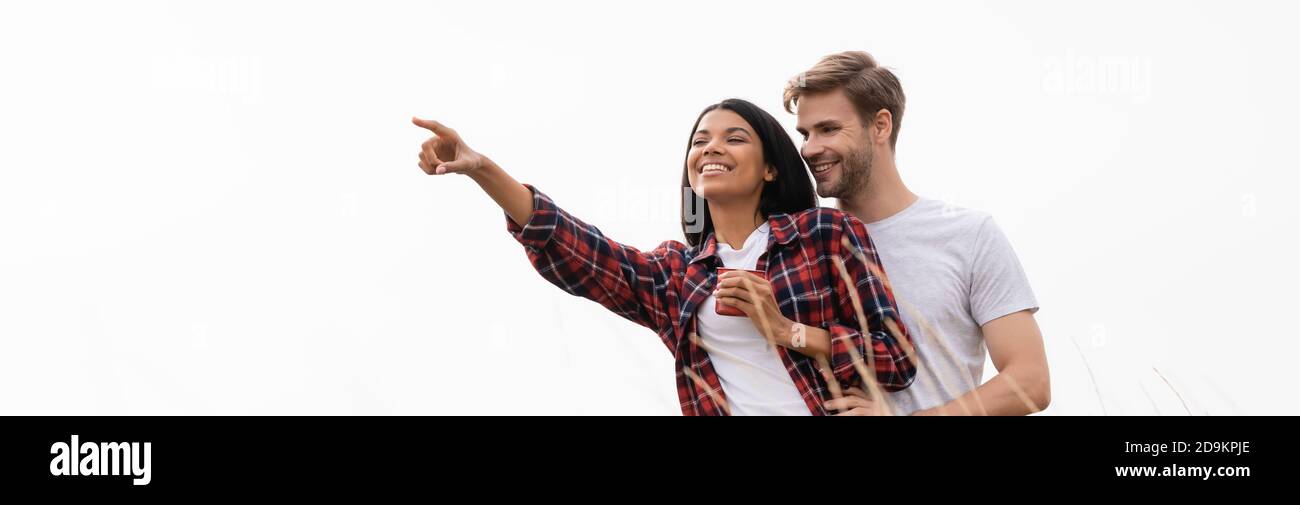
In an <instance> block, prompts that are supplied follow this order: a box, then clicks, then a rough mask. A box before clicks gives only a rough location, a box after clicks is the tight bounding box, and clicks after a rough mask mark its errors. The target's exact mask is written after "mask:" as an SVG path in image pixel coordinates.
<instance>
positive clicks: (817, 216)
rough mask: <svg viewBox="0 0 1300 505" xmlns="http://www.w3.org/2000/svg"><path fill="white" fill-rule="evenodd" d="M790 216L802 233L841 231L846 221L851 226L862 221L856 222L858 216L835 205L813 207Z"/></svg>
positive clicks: (792, 222)
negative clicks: (834, 206)
mask: <svg viewBox="0 0 1300 505" xmlns="http://www.w3.org/2000/svg"><path fill="white" fill-rule="evenodd" d="M789 216H790V220H791V224H792V225H793V226H794V227H795V228H797V229H798V230H799V231H800V232H801V233H811V232H819V231H820V232H825V231H840V230H841V229H842V228H843V227H844V225H845V224H846V223H847V224H849V225H850V226H857V224H858V223H860V221H859V222H858V223H854V221H857V220H858V218H856V217H853V215H852V214H849V213H847V212H844V211H842V210H840V209H836V208H833V207H813V208H810V209H805V210H801V211H799V212H796V213H794V214H789Z"/></svg>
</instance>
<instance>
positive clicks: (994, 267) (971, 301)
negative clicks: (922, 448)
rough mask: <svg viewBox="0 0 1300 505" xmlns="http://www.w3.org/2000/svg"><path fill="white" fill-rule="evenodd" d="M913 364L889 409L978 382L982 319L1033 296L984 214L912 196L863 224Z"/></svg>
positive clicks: (1028, 305)
mask: <svg viewBox="0 0 1300 505" xmlns="http://www.w3.org/2000/svg"><path fill="white" fill-rule="evenodd" d="M867 233H869V234H870V235H871V240H872V242H873V243H874V244H875V246H876V252H877V254H879V255H880V261H881V262H882V263H884V268H885V275H886V276H887V277H888V278H889V282H890V284H891V285H892V287H893V292H894V301H895V302H896V303H897V304H898V309H899V311H900V312H901V313H902V316H903V323H904V326H906V327H907V333H908V335H909V336H910V337H911V338H912V342H913V343H915V344H916V351H917V354H918V355H919V357H920V365H921V366H920V368H919V370H917V374H916V380H915V381H914V382H913V383H912V385H911V386H910V387H908V388H907V389H904V390H902V391H899V392H896V393H891V394H890V400H892V401H891V403H892V404H893V406H894V411H895V413H896V414H910V413H912V412H915V411H917V410H924V409H928V408H931V407H936V406H939V405H943V404H945V403H948V402H950V401H952V400H953V399H955V398H957V397H959V396H961V395H963V394H966V393H967V392H969V391H970V390H972V389H975V388H976V387H978V386H979V385H980V379H981V378H982V377H983V374H984V354H985V347H984V332H983V331H982V330H981V329H980V327H981V326H983V325H984V324H985V323H987V322H989V321H992V320H994V319H997V318H999V317H1002V316H1005V315H1007V314H1011V313H1014V312H1019V311H1022V310H1030V311H1035V312H1036V311H1037V310H1038V301H1037V300H1036V299H1035V298H1034V292H1033V290H1031V289H1030V287H1029V280H1028V279H1027V278H1026V277H1025V271H1024V269H1022V268H1021V266H1020V260H1019V259H1018V258H1016V253H1015V251H1014V250H1012V248H1011V243H1010V242H1009V241H1007V237H1006V236H1005V235H1003V234H1002V230H1001V229H999V228H998V226H997V224H996V223H994V222H993V218H992V217H991V216H989V215H988V214H986V213H983V212H979V211H975V210H970V209H964V208H960V207H955V206H951V205H947V204H945V203H944V202H941V201H938V200H931V199H929V198H924V197H922V198H920V199H918V200H917V201H916V202H915V203H913V204H912V205H910V206H908V207H907V208H906V209H903V211H902V212H899V213H897V214H894V215H893V216H890V217H887V218H885V219H882V220H880V221H877V222H874V223H868V224H867Z"/></svg>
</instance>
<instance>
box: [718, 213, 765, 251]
mask: <svg viewBox="0 0 1300 505" xmlns="http://www.w3.org/2000/svg"><path fill="white" fill-rule="evenodd" d="M709 217H710V219H712V220H713V234H714V236H716V237H717V239H718V242H719V243H725V244H727V245H730V246H731V248H732V249H736V250H740V249H741V248H743V247H744V246H745V240H746V239H748V238H749V234H751V233H754V230H756V229H758V227H759V226H761V225H762V224H763V222H764V221H766V219H765V218H764V217H763V214H762V213H760V212H759V211H758V202H744V203H737V204H731V205H728V204H719V203H714V202H709Z"/></svg>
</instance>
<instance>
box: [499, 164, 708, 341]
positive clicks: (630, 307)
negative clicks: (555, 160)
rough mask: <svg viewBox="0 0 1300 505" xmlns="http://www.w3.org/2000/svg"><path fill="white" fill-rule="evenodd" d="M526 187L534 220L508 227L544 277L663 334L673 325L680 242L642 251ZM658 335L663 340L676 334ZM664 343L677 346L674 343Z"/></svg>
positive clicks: (530, 187) (567, 290) (531, 187)
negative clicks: (671, 300)
mask: <svg viewBox="0 0 1300 505" xmlns="http://www.w3.org/2000/svg"><path fill="white" fill-rule="evenodd" d="M524 186H526V187H527V188H528V189H529V190H530V191H531V192H532V194H533V213H532V216H531V217H530V218H529V220H528V222H527V223H524V225H523V226H520V225H519V224H517V223H515V222H514V220H512V219H511V218H510V216H509V215H508V214H507V215H506V227H507V229H508V231H509V232H510V234H511V235H512V236H514V238H515V239H516V240H518V241H519V243H520V244H523V246H524V249H525V252H526V253H527V254H528V259H529V261H530V262H532V264H533V267H534V268H536V269H537V272H538V273H539V274H541V276H542V277H543V278H545V279H546V280H547V281H548V282H550V283H551V284H554V285H555V286H557V287H559V288H560V289H563V290H564V291H565V292H568V293H569V294H571V295H574V296H581V297H583V298H587V299H589V300H592V301H595V302H596V303H599V304H601V305H602V306H604V307H605V308H607V309H609V310H610V311H612V312H614V313H615V314H618V315H619V316H621V317H623V318H625V319H627V320H629V321H632V322H634V323H637V324H639V325H642V326H645V327H647V328H651V329H654V330H657V331H658V330H661V329H663V328H665V327H666V326H668V325H671V324H672V320H671V317H670V315H669V311H668V309H667V305H668V303H667V299H668V297H667V294H668V293H667V292H668V288H669V281H670V279H671V278H672V275H673V272H674V270H676V269H679V268H681V267H683V263H682V261H681V258H682V256H681V254H680V253H681V248H680V246H682V244H681V243H679V242H671V241H670V242H664V243H663V244H662V245H660V246H659V247H658V248H656V249H654V250H653V251H649V252H641V251H639V250H637V249H636V248H634V247H630V246H626V245H623V244H620V243H618V242H616V241H614V240H612V239H610V238H608V237H606V236H605V235H604V234H603V233H601V231H600V230H599V229H597V228H596V227H595V226H591V225H589V224H587V223H584V222H582V221H581V220H579V219H578V218H576V217H574V216H572V215H570V214H569V213H568V212H565V211H564V210H563V209H560V208H559V207H558V206H556V204H555V202H554V201H552V200H551V198H550V197H548V196H546V194H544V193H542V192H541V191H538V190H537V189H536V188H534V187H533V186H531V185H527V184H525V185H524ZM658 333H659V334H660V336H661V338H664V339H668V338H669V337H668V336H669V335H671V334H672V332H665V331H658ZM665 344H667V345H669V346H670V348H672V344H673V343H672V342H665Z"/></svg>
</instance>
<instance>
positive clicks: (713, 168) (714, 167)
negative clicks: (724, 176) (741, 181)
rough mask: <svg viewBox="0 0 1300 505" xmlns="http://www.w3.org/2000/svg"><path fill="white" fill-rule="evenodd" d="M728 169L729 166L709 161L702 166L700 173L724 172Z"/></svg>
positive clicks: (728, 170)
mask: <svg viewBox="0 0 1300 505" xmlns="http://www.w3.org/2000/svg"><path fill="white" fill-rule="evenodd" d="M730 171H731V169H730V168H727V167H726V166H725V165H720V164H717V163H709V164H708V165H704V168H702V169H700V173H704V174H712V173H726V172H730Z"/></svg>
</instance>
